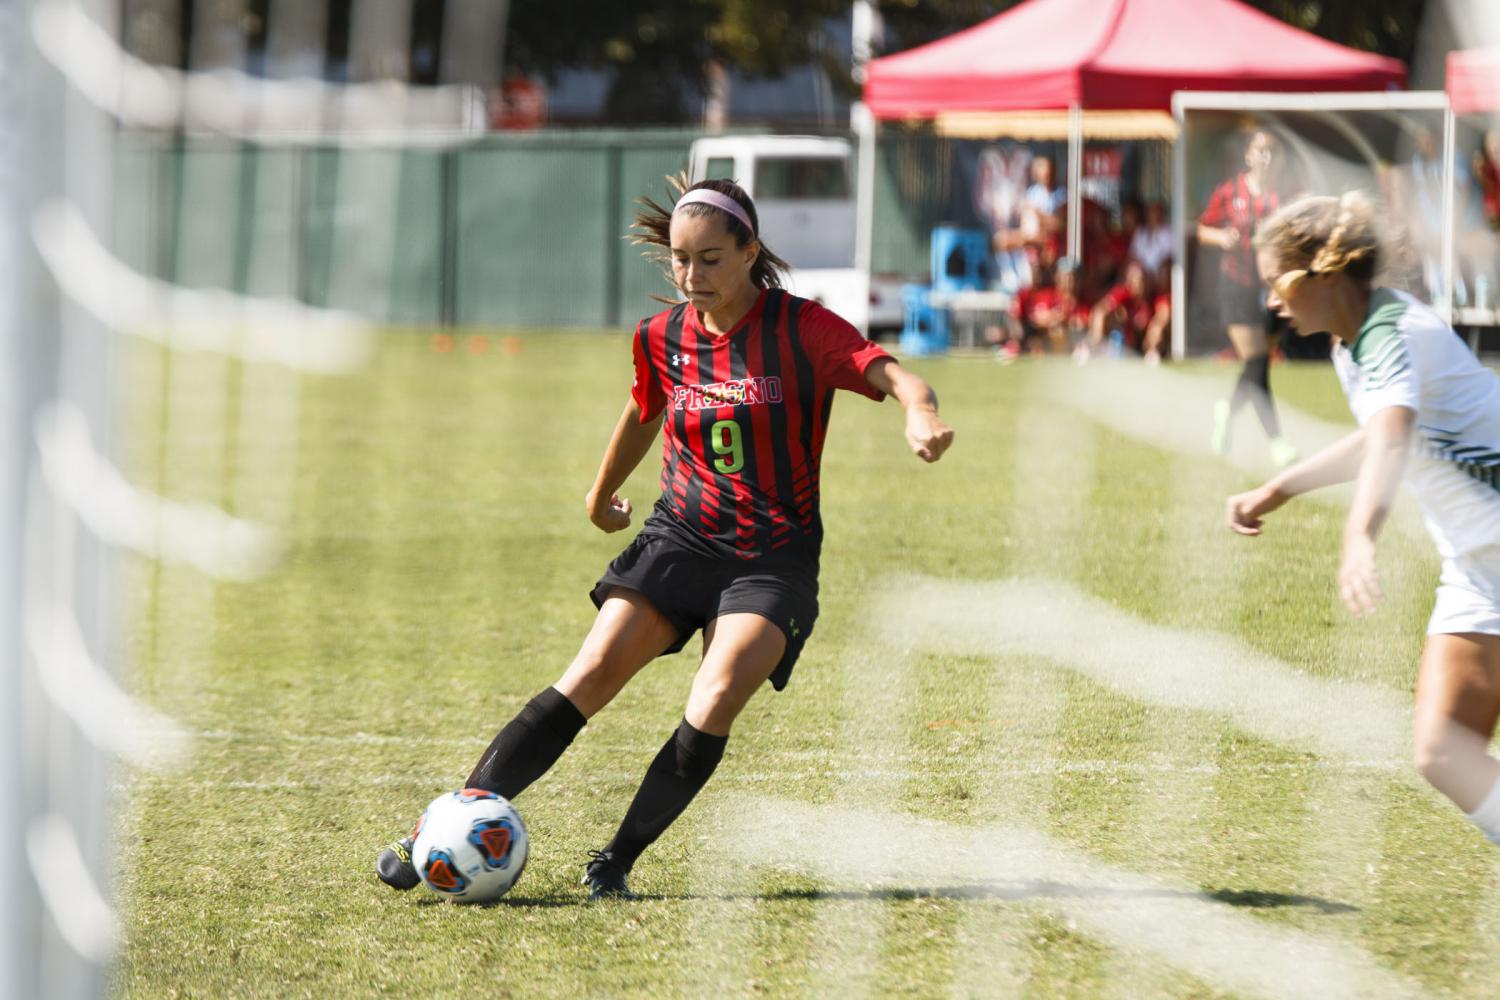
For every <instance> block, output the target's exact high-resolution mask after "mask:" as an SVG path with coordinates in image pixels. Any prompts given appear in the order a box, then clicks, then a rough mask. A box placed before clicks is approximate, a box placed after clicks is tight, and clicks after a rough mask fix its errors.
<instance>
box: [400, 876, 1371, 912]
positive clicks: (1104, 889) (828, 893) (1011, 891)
mask: <svg viewBox="0 0 1500 1000" xmlns="http://www.w3.org/2000/svg"><path fill="white" fill-rule="evenodd" d="M914 899H953V900H986V899H998V900H1015V901H1024V900H1028V899H1122V900H1123V899H1197V900H1209V901H1212V902H1215V903H1224V904H1226V905H1228V906H1234V907H1242V908H1248V909H1257V910H1265V909H1283V908H1289V907H1300V908H1305V909H1309V910H1317V911H1318V912H1319V913H1329V914H1333V913H1357V912H1359V907H1357V906H1351V905H1349V904H1348V903H1340V902H1337V901H1335V900H1331V899H1322V898H1320V897H1318V896H1304V895H1300V894H1295V893H1284V892H1267V891H1265V890H1261V889H1212V890H1207V889H1206V890H1200V891H1194V890H1191V889H1145V888H1142V889H1131V888H1115V887H1111V886H1086V885H1070V884H1068V883H1065V882H1048V881H1045V880H1037V881H1030V882H1008V883H1001V884H971V885H953V886H922V887H912V888H886V889H781V890H778V891H776V892H768V893H723V894H717V893H640V894H637V895H635V896H632V897H631V898H630V899H628V900H606V901H605V905H614V904H618V903H622V902H635V903H652V902H688V901H693V900H704V901H707V900H717V901H720V902H726V903H729V902H741V901H747V900H750V901H757V900H758V901H763V902H776V901H803V900H807V901H813V902H821V901H842V902H860V901H866V902H901V901H905V900H914ZM420 902H421V903H423V904H429V905H442V904H443V900H441V899H438V898H437V897H435V896H434V897H431V898H430V899H423V900H421V901H420ZM591 905H597V904H595V903H594V902H593V901H591V900H590V899H588V897H587V896H585V895H582V894H581V893H580V894H579V895H577V896H571V895H570V896H506V897H504V898H503V899H500V900H497V901H496V902H494V903H487V904H482V906H483V907H486V908H488V907H502V906H514V907H527V908H553V907H564V906H591Z"/></svg>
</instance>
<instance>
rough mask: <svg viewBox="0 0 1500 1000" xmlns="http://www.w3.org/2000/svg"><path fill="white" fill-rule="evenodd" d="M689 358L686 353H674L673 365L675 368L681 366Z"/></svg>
mask: <svg viewBox="0 0 1500 1000" xmlns="http://www.w3.org/2000/svg"><path fill="white" fill-rule="evenodd" d="M687 359H688V356H687V355H686V354H674V355H672V367H673V368H681V367H682V364H683V362H684V361H686V360H687Z"/></svg>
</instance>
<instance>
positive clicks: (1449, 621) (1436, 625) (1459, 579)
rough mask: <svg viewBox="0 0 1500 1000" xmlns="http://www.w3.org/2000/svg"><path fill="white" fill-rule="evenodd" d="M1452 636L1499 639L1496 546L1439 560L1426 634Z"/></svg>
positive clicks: (1499, 563) (1499, 559) (1499, 588)
mask: <svg viewBox="0 0 1500 1000" xmlns="http://www.w3.org/2000/svg"><path fill="white" fill-rule="evenodd" d="M1455 632H1484V633H1487V634H1489V635H1500V546H1497V545H1490V546H1486V547H1485V548H1482V549H1475V550H1474V551H1472V552H1465V553H1464V554H1463V555H1461V556H1455V557H1453V558H1452V559H1444V560H1443V573H1442V576H1441V577H1440V578H1439V579H1438V589H1437V603H1436V604H1435V605H1433V608H1432V618H1431V620H1430V621H1428V623H1427V634H1428V635H1446V634H1451V633H1455Z"/></svg>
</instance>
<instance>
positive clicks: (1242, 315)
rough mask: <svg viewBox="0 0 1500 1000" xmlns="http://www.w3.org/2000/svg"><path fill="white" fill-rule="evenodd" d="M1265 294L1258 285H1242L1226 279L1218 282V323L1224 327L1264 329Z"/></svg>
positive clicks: (1265, 317)
mask: <svg viewBox="0 0 1500 1000" xmlns="http://www.w3.org/2000/svg"><path fill="white" fill-rule="evenodd" d="M1269 318H1270V314H1269V313H1268V312H1267V311H1266V293H1265V290H1264V289H1262V288H1261V287H1260V285H1242V284H1240V283H1239V282H1237V281H1231V280H1229V279H1228V278H1221V279H1220V280H1219V322H1220V323H1222V324H1223V325H1224V326H1235V325H1239V326H1253V327H1258V328H1260V329H1266V328H1267V326H1268V324H1267V320H1268V319H1269Z"/></svg>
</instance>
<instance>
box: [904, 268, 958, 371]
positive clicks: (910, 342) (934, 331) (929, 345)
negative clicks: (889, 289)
mask: <svg viewBox="0 0 1500 1000" xmlns="http://www.w3.org/2000/svg"><path fill="white" fill-rule="evenodd" d="M931 295H932V289H930V288H928V287H927V286H926V285H902V286H901V306H902V311H903V313H904V314H905V316H906V325H905V326H904V327H903V328H902V330H901V342H900V349H901V353H902V354H942V353H943V352H944V351H946V350H947V349H948V310H946V309H936V308H934V307H933V305H932V299H931Z"/></svg>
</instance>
